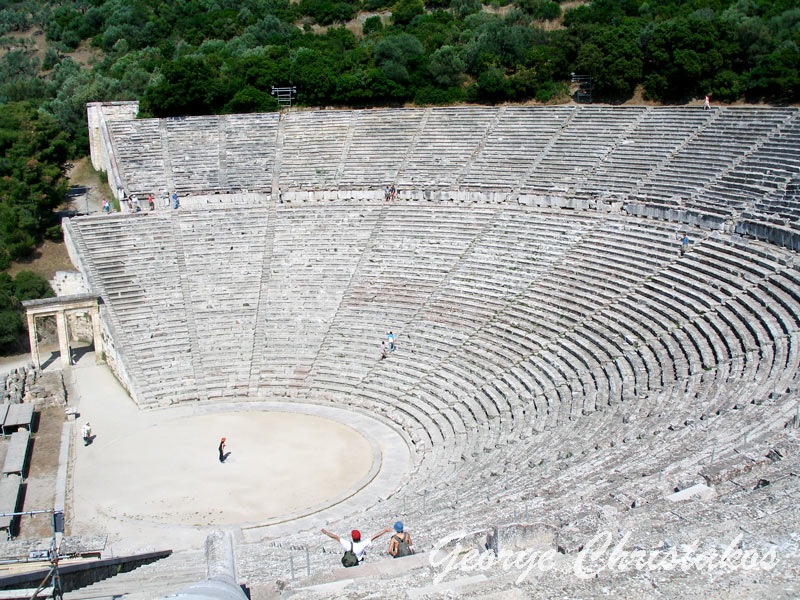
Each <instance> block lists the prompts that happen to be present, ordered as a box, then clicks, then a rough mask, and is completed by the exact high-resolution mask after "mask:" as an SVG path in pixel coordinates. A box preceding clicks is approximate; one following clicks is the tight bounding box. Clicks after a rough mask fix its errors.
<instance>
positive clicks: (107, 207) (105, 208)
mask: <svg viewBox="0 0 800 600" xmlns="http://www.w3.org/2000/svg"><path fill="white" fill-rule="evenodd" d="M103 210H104V211H105V213H106V214H108V213H109V211H110V210H111V207H110V206H109V204H108V200H106V199H105V198H103Z"/></svg>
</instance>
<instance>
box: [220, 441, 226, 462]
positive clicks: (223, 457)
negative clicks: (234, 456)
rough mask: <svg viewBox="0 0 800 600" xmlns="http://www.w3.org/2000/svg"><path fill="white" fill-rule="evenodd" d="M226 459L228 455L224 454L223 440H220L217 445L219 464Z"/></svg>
mask: <svg viewBox="0 0 800 600" xmlns="http://www.w3.org/2000/svg"><path fill="white" fill-rule="evenodd" d="M226 458H228V455H227V454H225V438H222V440H221V441H220V443H219V462H221V463H224V462H225V459H226Z"/></svg>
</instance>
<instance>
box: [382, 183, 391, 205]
mask: <svg viewBox="0 0 800 600" xmlns="http://www.w3.org/2000/svg"><path fill="white" fill-rule="evenodd" d="M391 195H392V190H391V188H390V187H389V186H388V185H387V186H386V189H385V190H383V197H384V199H385V200H386V201H387V202H388V201H389V198H390V197H391Z"/></svg>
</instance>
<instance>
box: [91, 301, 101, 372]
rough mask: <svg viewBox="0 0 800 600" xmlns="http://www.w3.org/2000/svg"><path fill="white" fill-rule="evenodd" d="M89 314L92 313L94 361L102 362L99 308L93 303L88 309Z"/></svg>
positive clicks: (96, 362)
mask: <svg viewBox="0 0 800 600" xmlns="http://www.w3.org/2000/svg"><path fill="white" fill-rule="evenodd" d="M89 314H91V315H92V335H93V337H94V362H95V364H98V365H99V364H100V363H102V362H103V337H102V336H101V335H100V308H98V306H97V305H94V306H92V307H91V309H89Z"/></svg>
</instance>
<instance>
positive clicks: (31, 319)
mask: <svg viewBox="0 0 800 600" xmlns="http://www.w3.org/2000/svg"><path fill="white" fill-rule="evenodd" d="M28 339H29V340H30V343H31V360H32V361H33V366H34V367H36V368H37V369H39V368H41V363H40V362H39V342H38V340H37V337H36V317H35V316H33V315H32V314H31V313H28Z"/></svg>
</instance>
